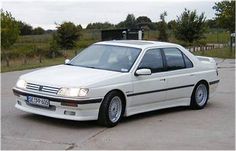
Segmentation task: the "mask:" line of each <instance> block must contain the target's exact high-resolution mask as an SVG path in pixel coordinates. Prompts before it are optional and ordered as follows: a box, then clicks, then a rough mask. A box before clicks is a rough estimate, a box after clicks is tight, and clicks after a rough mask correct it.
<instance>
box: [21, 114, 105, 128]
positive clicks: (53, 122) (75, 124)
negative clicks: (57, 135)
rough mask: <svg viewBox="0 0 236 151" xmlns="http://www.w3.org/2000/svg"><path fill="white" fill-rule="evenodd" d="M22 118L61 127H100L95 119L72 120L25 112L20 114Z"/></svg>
mask: <svg viewBox="0 0 236 151" xmlns="http://www.w3.org/2000/svg"><path fill="white" fill-rule="evenodd" d="M22 118H23V119H25V120H31V121H32V122H34V123H37V122H38V123H43V124H46V125H51V126H57V127H61V128H73V129H78V128H80V129H88V128H95V127H101V126H100V125H98V123H97V121H73V120H66V119H57V118H51V117H46V116H42V115H36V114H31V113H27V114H24V115H22Z"/></svg>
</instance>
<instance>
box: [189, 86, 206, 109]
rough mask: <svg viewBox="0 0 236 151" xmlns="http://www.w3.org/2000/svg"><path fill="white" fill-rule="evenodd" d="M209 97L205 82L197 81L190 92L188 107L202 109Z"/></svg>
mask: <svg viewBox="0 0 236 151" xmlns="http://www.w3.org/2000/svg"><path fill="white" fill-rule="evenodd" d="M208 98H209V90H208V87H207V85H206V84H205V83H203V82H201V83H198V84H197V85H196V86H195V88H194V90H193V93H192V96H191V103H190V108H192V109H195V110H199V109H203V108H204V107H205V106H206V104H207V101H208Z"/></svg>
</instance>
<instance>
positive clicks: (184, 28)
mask: <svg viewBox="0 0 236 151" xmlns="http://www.w3.org/2000/svg"><path fill="white" fill-rule="evenodd" d="M205 19H206V18H205V16H204V13H201V15H199V16H198V15H197V12H196V10H194V11H190V10H187V9H185V10H184V12H183V13H182V14H181V15H180V17H178V19H177V21H176V28H175V30H174V33H175V37H176V38H177V39H179V40H182V41H184V42H187V43H188V44H192V43H193V42H194V41H198V40H200V39H202V38H204V33H205V31H206V24H205Z"/></svg>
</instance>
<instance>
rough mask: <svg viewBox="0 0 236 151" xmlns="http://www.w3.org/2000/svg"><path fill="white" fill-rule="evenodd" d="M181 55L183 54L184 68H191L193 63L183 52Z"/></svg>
mask: <svg viewBox="0 0 236 151" xmlns="http://www.w3.org/2000/svg"><path fill="white" fill-rule="evenodd" d="M183 56H184V61H185V65H186V68H192V67H193V63H192V62H191V60H190V59H189V58H188V57H187V56H186V55H184V54H183Z"/></svg>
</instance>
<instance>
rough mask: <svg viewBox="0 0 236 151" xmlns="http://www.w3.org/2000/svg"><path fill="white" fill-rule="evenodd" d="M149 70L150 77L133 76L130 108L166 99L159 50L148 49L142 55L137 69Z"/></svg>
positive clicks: (162, 64)
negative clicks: (150, 72)
mask: <svg viewBox="0 0 236 151" xmlns="http://www.w3.org/2000/svg"><path fill="white" fill-rule="evenodd" d="M142 68H149V69H151V71H152V74H151V75H139V76H135V75H134V76H133V77H132V78H133V79H132V80H133V94H132V95H131V96H132V101H131V102H132V103H131V104H130V106H131V107H132V106H133V107H138V106H143V105H151V104H154V103H158V102H161V101H164V100H165V99H166V91H164V89H165V88H166V80H165V72H163V71H165V69H164V62H163V58H162V52H161V50H160V49H158V48H155V49H149V50H147V51H146V53H145V54H144V56H143V58H142V60H141V62H140V64H139V66H138V69H142Z"/></svg>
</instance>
